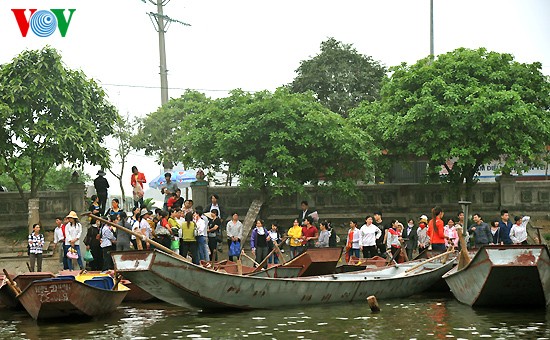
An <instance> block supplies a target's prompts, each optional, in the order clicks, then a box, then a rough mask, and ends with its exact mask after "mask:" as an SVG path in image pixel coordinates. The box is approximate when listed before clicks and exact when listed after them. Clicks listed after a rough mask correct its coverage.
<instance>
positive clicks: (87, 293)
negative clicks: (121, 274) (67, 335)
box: [17, 279, 128, 320]
mask: <svg viewBox="0 0 550 340" xmlns="http://www.w3.org/2000/svg"><path fill="white" fill-rule="evenodd" d="M127 293H128V289H127V288H124V289H121V290H106V289H100V288H96V287H92V286H89V285H87V284H84V283H82V282H78V281H76V280H74V279H73V280H70V279H53V280H51V281H45V280H44V281H42V280H40V281H34V282H33V283H31V284H30V285H29V286H28V287H27V288H26V289H25V290H24V291H23V292H21V294H20V295H18V296H17V298H18V300H19V301H20V302H21V304H22V305H23V307H24V308H25V310H26V311H27V312H28V313H29V314H30V315H31V317H32V318H33V319H35V320H41V319H55V318H66V317H74V316H77V317H94V316H100V315H105V314H108V313H111V312H113V311H114V310H115V309H116V308H117V307H118V306H119V305H120V303H121V302H122V300H123V299H124V297H125V296H126V294H127Z"/></svg>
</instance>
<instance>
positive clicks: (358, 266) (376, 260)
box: [335, 256, 388, 273]
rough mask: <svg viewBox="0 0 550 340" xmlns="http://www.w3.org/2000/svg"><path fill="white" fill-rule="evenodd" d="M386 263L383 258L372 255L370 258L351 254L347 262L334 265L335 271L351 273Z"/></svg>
mask: <svg viewBox="0 0 550 340" xmlns="http://www.w3.org/2000/svg"><path fill="white" fill-rule="evenodd" d="M387 265H388V263H387V261H386V259H385V258H383V257H380V256H374V257H371V258H359V257H355V256H352V257H351V258H350V260H349V261H348V263H346V264H342V265H340V266H337V267H336V271H335V272H336V273H351V272H356V271H360V270H365V269H369V268H381V267H386V266H387Z"/></svg>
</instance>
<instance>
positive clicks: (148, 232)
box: [139, 218, 152, 239]
mask: <svg viewBox="0 0 550 340" xmlns="http://www.w3.org/2000/svg"><path fill="white" fill-rule="evenodd" d="M139 228H140V229H141V232H142V234H144V235H145V236H147V238H149V239H150V238H151V231H152V230H151V225H149V222H147V220H146V219H144V218H142V219H141V222H139ZM144 230H145V233H144V232H143V231H144Z"/></svg>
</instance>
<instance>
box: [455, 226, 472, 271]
mask: <svg viewBox="0 0 550 340" xmlns="http://www.w3.org/2000/svg"><path fill="white" fill-rule="evenodd" d="M456 231H457V232H458V239H459V240H460V254H459V255H458V270H461V269H462V268H464V267H466V266H467V265H468V264H469V263H470V255H468V249H466V241H465V240H464V234H462V227H457V228H456Z"/></svg>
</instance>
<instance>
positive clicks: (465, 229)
mask: <svg viewBox="0 0 550 340" xmlns="http://www.w3.org/2000/svg"><path fill="white" fill-rule="evenodd" d="M458 204H460V206H461V207H462V211H464V225H463V226H462V235H464V236H466V234H467V233H468V208H469V207H470V204H472V202H470V201H458Z"/></svg>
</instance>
